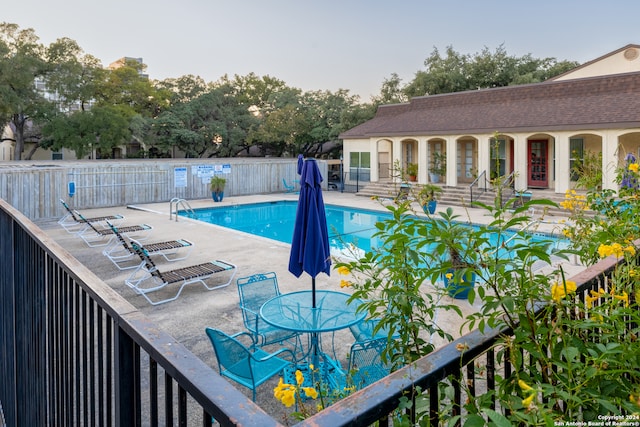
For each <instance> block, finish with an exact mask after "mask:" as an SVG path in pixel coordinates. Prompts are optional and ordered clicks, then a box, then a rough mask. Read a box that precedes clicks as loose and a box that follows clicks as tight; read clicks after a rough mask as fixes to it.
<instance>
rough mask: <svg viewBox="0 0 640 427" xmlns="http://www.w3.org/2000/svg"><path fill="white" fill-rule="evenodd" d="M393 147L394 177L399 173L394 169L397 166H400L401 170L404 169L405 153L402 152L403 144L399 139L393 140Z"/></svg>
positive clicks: (392, 164) (392, 166)
mask: <svg viewBox="0 0 640 427" xmlns="http://www.w3.org/2000/svg"><path fill="white" fill-rule="evenodd" d="M391 146H392V147H393V148H392V151H393V156H392V159H391V169H392V176H393V175H395V174H396V173H398V172H399V171H396V170H394V169H393V168H394V167H395V165H396V164H398V165H400V168H402V161H403V159H402V155H403V154H404V153H403V152H402V143H401V142H400V140H399V139H398V138H393V139H392V140H391Z"/></svg>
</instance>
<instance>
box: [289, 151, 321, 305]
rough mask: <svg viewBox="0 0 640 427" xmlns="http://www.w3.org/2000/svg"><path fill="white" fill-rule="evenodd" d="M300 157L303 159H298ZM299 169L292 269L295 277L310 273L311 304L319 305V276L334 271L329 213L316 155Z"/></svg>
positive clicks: (292, 246) (290, 264)
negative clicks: (317, 291) (317, 297)
mask: <svg viewBox="0 0 640 427" xmlns="http://www.w3.org/2000/svg"><path fill="white" fill-rule="evenodd" d="M299 161H300V159H299ZM298 170H299V171H300V170H301V173H300V196H299V198H298V209H297V211H296V222H295V225H294V229H293V239H292V241H291V254H290V256H289V271H290V272H291V273H293V274H294V275H295V276H296V277H300V275H301V274H302V272H307V273H308V274H309V275H310V276H311V291H312V298H313V301H312V304H313V305H312V307H314V308H315V306H316V276H317V275H318V274H319V273H321V272H324V273H326V274H327V275H329V274H330V272H331V252H330V250H329V233H328V231H327V217H326V213H325V210H324V201H323V199H322V188H321V184H322V175H321V174H320V170H319V169H318V164H317V163H316V161H315V160H314V159H307V160H304V163H302V167H301V168H300V167H298Z"/></svg>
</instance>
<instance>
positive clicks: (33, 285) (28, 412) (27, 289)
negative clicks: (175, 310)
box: [0, 200, 616, 427]
mask: <svg viewBox="0 0 640 427" xmlns="http://www.w3.org/2000/svg"><path fill="white" fill-rule="evenodd" d="M0 236H1V238H0V327H1V328H0V349H1V353H0V379H1V380H0V405H1V406H0V407H1V408H2V409H3V411H4V418H5V419H6V423H7V425H9V426H16V427H19V426H72V425H98V426H112V425H114V426H137V425H151V426H156V425H167V426H171V425H174V424H176V425H181V426H182V425H184V426H186V425H204V426H206V425H211V423H212V418H211V416H213V417H214V418H215V420H216V421H217V422H219V423H220V424H221V425H245V426H275V425H279V422H278V421H276V420H275V419H273V418H271V417H269V416H268V415H267V414H266V413H265V412H263V411H262V409H260V408H259V407H258V406H256V405H255V404H254V403H253V402H252V401H251V400H250V399H248V398H246V397H245V396H244V395H243V394H242V393H241V392H240V391H238V390H237V389H235V388H234V386H232V385H231V384H229V383H228V382H227V381H226V380H224V379H222V378H221V377H220V376H219V375H218V374H217V373H216V372H214V371H213V370H212V369H211V368H210V367H209V366H207V365H206V364H205V363H204V362H202V361H201V360H199V359H198V358H197V357H195V356H194V355H193V354H192V353H191V352H189V351H188V350H187V349H186V348H184V347H183V346H182V345H181V344H179V343H178V342H176V341H175V340H174V339H173V338H172V337H170V336H168V335H167V334H165V333H164V332H162V331H161V330H159V329H158V328H157V327H156V326H155V325H154V324H153V323H152V322H151V321H150V320H149V319H147V318H146V317H145V316H143V315H142V314H141V313H140V312H138V311H137V310H136V309H135V308H134V307H132V306H131V305H130V304H129V303H127V302H126V301H125V300H123V299H122V298H120V296H119V295H117V294H116V293H115V292H114V291H113V290H111V288H110V287H109V286H107V285H106V284H105V283H103V282H102V281H101V280H99V279H98V278H97V277H95V276H94V275H93V274H92V273H91V272H90V271H88V270H87V269H86V268H85V267H84V266H83V265H82V264H80V263H79V262H78V261H76V260H75V259H74V258H73V257H71V256H70V255H69V254H68V253H67V252H66V251H64V250H63V249H62V248H60V247H59V246H58V245H57V244H56V243H55V242H54V241H53V240H52V239H51V238H49V237H48V236H47V235H46V234H45V233H44V232H42V231H41V230H40V229H39V228H38V227H36V226H35V225H34V224H33V223H31V222H30V221H29V220H28V219H27V218H26V217H24V216H23V215H22V214H21V213H20V212H18V211H16V210H15V209H14V208H12V207H11V206H9V205H8V204H7V203H5V202H4V201H3V200H0ZM615 265H616V263H615V261H613V260H611V259H605V260H603V261H601V262H600V263H598V264H597V265H595V266H593V267H591V268H589V269H587V270H585V271H584V272H583V273H581V274H579V275H578V276H575V277H573V278H571V280H573V281H575V282H576V283H577V284H578V292H579V294H580V295H584V294H586V293H587V292H588V291H589V290H590V289H597V288H598V287H605V288H606V280H607V277H608V276H609V275H610V273H611V271H612V270H613V269H614V268H615ZM509 333H510V331H509V330H493V331H490V332H489V333H485V334H480V333H479V332H478V331H474V332H472V333H470V334H467V335H465V336H463V337H461V338H460V339H458V340H456V341H454V342H453V343H451V344H449V345H446V346H444V347H442V348H440V349H439V350H437V351H435V352H434V353H432V354H430V355H428V356H426V357H424V358H422V359H420V360H418V361H417V362H415V363H414V364H412V365H410V366H407V367H405V368H403V369H401V370H398V371H396V372H394V373H392V374H391V375H389V376H388V377H386V378H384V379H383V380H381V381H379V382H377V383H375V384H373V385H371V386H369V387H367V388H365V389H363V390H360V391H358V392H356V393H354V394H352V395H351V396H348V397H346V398H345V399H343V400H341V401H339V402H337V403H336V404H334V405H332V406H330V407H329V408H327V409H325V410H324V411H322V412H320V413H318V414H316V415H314V416H312V417H310V418H308V419H306V420H304V421H302V422H300V423H299V424H298V426H331V427H339V426H367V425H370V424H372V423H375V422H376V421H380V425H386V424H385V423H391V422H392V421H393V417H391V414H392V413H393V412H394V411H395V410H396V409H397V408H398V405H399V402H400V399H401V398H402V397H403V396H408V395H410V393H411V391H412V390H413V389H414V386H416V385H417V386H419V387H421V389H422V390H425V391H428V396H429V402H428V407H427V408H426V409H425V410H426V411H427V413H428V415H429V418H430V419H431V422H432V425H438V423H439V422H440V420H441V417H447V418H448V417H450V416H452V415H456V414H460V413H461V411H462V410H463V409H462V408H463V402H464V401H465V400H466V399H473V397H474V396H475V395H476V391H478V392H481V391H484V390H491V389H493V388H494V387H495V377H496V375H500V376H502V377H504V376H508V375H509V374H510V371H511V366H510V365H509V364H508V363H505V362H504V360H505V359H504V358H503V359H502V360H503V362H500V363H499V362H498V360H497V358H496V349H495V346H496V343H497V341H498V338H499V337H500V336H504V335H508V334H509ZM458 344H462V345H464V348H465V349H466V350H465V351H464V352H462V353H461V352H460V350H459V348H458V347H457V346H458ZM478 366H481V367H482V369H478ZM443 385H446V386H447V387H449V388H450V389H452V390H453V392H452V395H447V396H446V397H443V396H442V395H441V393H440V389H441V387H442V386H443ZM463 385H464V386H463Z"/></svg>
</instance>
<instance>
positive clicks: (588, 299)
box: [584, 295, 600, 308]
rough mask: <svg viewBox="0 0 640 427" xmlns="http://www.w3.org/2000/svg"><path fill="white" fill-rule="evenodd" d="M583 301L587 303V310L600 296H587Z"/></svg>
mask: <svg viewBox="0 0 640 427" xmlns="http://www.w3.org/2000/svg"><path fill="white" fill-rule="evenodd" d="M584 299H585V301H586V302H587V308H592V307H593V303H594V302H596V301H598V300H599V299H600V296H595V297H590V296H589V295H587V296H586V297H585V298H584Z"/></svg>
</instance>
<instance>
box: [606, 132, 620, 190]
mask: <svg viewBox="0 0 640 427" xmlns="http://www.w3.org/2000/svg"><path fill="white" fill-rule="evenodd" d="M619 162H620V160H619V158H618V136H617V135H616V133H614V132H613V131H605V132H604V133H603V134H602V188H603V189H608V190H617V189H618V184H617V183H616V169H617V168H618V164H619Z"/></svg>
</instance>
